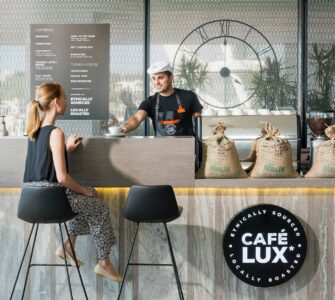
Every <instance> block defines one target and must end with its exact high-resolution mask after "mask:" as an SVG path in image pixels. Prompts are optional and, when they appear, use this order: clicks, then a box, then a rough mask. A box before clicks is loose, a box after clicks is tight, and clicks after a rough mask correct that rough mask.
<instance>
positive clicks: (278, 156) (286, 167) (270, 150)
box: [250, 123, 299, 178]
mask: <svg viewBox="0 0 335 300" xmlns="http://www.w3.org/2000/svg"><path fill="white" fill-rule="evenodd" d="M263 128H264V130H265V132H266V134H265V136H264V137H262V138H260V139H259V140H258V141H257V144H256V156H257V157H256V163H255V166H254V168H253V169H252V171H251V174H250V177H255V178H267V177H269V178H293V177H298V176H299V174H298V173H297V172H296V171H295V170H294V168H293V166H292V148H291V145H290V143H289V141H288V140H286V139H283V138H280V137H279V130H278V128H275V127H273V126H272V124H270V123H266V124H265V125H264V127H263Z"/></svg>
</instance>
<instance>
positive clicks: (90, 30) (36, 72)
mask: <svg viewBox="0 0 335 300" xmlns="http://www.w3.org/2000/svg"><path fill="white" fill-rule="evenodd" d="M30 29H31V49H30V57H31V60H30V63H31V99H34V98H35V91H36V87H37V86H39V85H41V84H42V83H43V82H50V81H52V82H59V83H61V84H62V85H63V86H64V88H65V92H66V96H67V100H68V109H67V111H66V114H65V115H64V117H63V119H66V120H106V119H108V116H109V107H108V106H109V45H110V40H109V39H110V34H109V33H110V25H109V24H83V25H78V24H75V25H74V24H67V25H55V24H52V25H45V24H42V25H41V24H38V25H37V24H33V25H31V28H30Z"/></svg>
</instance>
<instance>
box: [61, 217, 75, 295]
mask: <svg viewBox="0 0 335 300" xmlns="http://www.w3.org/2000/svg"><path fill="white" fill-rule="evenodd" d="M58 225H59V231H60V236H61V239H62V246H63V252H64V254H65V247H64V239H63V233H62V227H61V223H58ZM64 260H65V268H66V275H67V282H68V283H69V289H70V295H71V299H72V300H73V295H72V288H71V281H70V275H69V268H68V264H67V259H66V255H64Z"/></svg>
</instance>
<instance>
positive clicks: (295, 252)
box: [223, 204, 307, 287]
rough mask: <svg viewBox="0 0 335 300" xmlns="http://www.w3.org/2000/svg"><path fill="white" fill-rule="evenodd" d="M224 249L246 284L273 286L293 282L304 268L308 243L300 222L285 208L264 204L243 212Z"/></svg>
mask: <svg viewBox="0 0 335 300" xmlns="http://www.w3.org/2000/svg"><path fill="white" fill-rule="evenodd" d="M223 250H224V256H225V259H226V261H227V264H228V266H229V268H230V269H231V271H232V272H233V273H234V274H235V275H236V276H237V277H238V278H240V279H241V280H242V281H244V282H246V283H248V284H250V285H254V286H259V287H271V286H275V285H278V284H281V283H283V282H286V281H288V280H289V279H291V278H292V277H293V276H294V275H295V274H296V273H297V272H298V270H299V269H300V267H301V266H302V264H303V262H304V260H305V256H306V251H307V240H306V234H305V232H304V229H303V227H302V226H301V224H300V222H299V221H298V219H297V218H296V217H295V216H294V215H293V214H291V213H290V212H289V211H287V210H286V209H283V208H282V207H279V206H275V205H270V204H263V205H255V206H252V207H249V208H247V209H245V210H243V211H242V212H241V213H239V214H238V215H237V216H236V217H235V218H234V219H233V220H232V221H231V223H230V224H229V226H228V228H227V230H226V232H225V234H224V239H223Z"/></svg>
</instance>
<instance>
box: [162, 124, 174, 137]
mask: <svg viewBox="0 0 335 300" xmlns="http://www.w3.org/2000/svg"><path fill="white" fill-rule="evenodd" d="M176 131H177V129H176V125H173V124H169V125H167V126H166V127H165V132H166V133H167V134H168V135H174V134H175V133H176Z"/></svg>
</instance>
